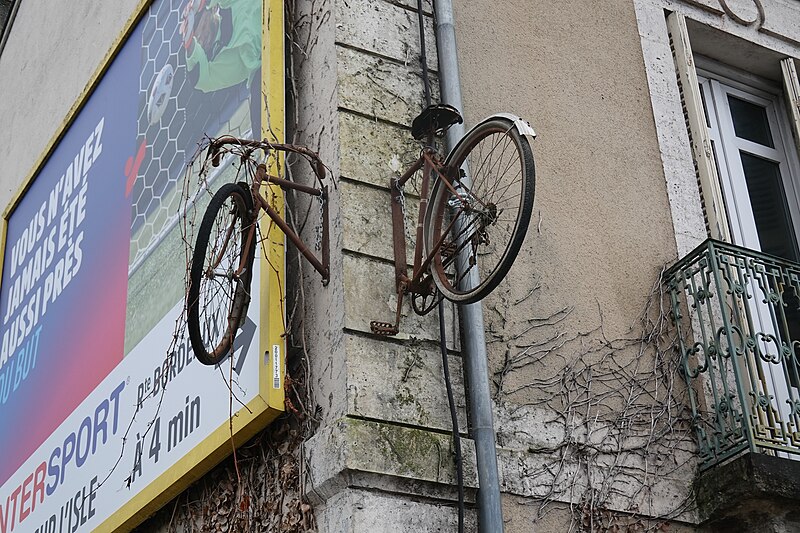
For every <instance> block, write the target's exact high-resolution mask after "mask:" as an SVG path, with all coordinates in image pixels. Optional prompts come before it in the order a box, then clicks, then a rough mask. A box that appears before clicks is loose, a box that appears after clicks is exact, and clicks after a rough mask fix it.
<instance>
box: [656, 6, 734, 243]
mask: <svg viewBox="0 0 800 533" xmlns="http://www.w3.org/2000/svg"><path fill="white" fill-rule="evenodd" d="M667 28H668V30H669V35H670V44H671V45H672V53H673V55H674V58H675V67H676V70H677V73H678V88H679V89H680V93H681V99H682V102H681V103H682V104H683V113H684V116H685V117H686V123H687V126H688V129H689V140H690V141H691V143H692V154H693V156H694V162H695V168H696V170H697V179H698V185H699V186H700V193H701V195H702V202H703V212H704V214H705V217H706V223H707V228H708V232H709V235H710V236H711V237H713V238H715V239H719V240H723V241H727V242H730V231H729V229H728V218H727V215H726V213H725V204H724V201H723V199H722V189H721V187H720V182H719V177H718V176H717V167H716V164H715V162H714V153H713V149H712V145H711V139H710V138H709V135H708V127H707V126H706V119H705V113H704V111H703V101H702V99H701V96H700V86H699V84H698V82H697V71H696V70H695V66H694V58H693V56H692V46H691V44H690V43H689V32H688V30H687V29H686V18H685V17H684V16H683V15H681V14H680V13H670V14H669V15H668V16H667Z"/></svg>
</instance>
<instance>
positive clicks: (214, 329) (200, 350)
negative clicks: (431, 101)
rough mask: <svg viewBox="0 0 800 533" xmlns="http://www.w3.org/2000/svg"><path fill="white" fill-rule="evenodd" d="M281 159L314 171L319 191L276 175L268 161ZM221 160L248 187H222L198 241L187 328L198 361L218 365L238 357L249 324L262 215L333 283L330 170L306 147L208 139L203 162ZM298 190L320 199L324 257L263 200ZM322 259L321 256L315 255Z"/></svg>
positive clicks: (320, 238)
mask: <svg viewBox="0 0 800 533" xmlns="http://www.w3.org/2000/svg"><path fill="white" fill-rule="evenodd" d="M278 154H284V155H285V154H296V155H297V156H299V157H302V158H304V159H305V160H306V161H307V162H308V163H309V164H310V166H311V169H312V171H313V175H314V180H315V183H314V186H308V185H303V184H300V183H295V182H294V181H292V180H290V179H286V178H282V177H279V176H277V175H272V174H270V173H269V171H268V169H267V165H266V164H265V163H264V161H268V160H270V157H272V161H279V160H280V158H277V157H276V155H278ZM223 157H231V158H232V159H238V163H239V165H240V167H239V168H240V171H243V174H244V175H245V176H246V178H247V181H244V182H242V181H240V182H237V183H225V184H224V185H222V186H221V187H220V188H219V189H218V190H217V192H216V193H215V194H214V196H213V197H212V198H211V200H210V202H209V204H208V207H207V208H206V211H205V213H204V215H203V218H202V221H201V223H200V227H199V230H198V233H197V241H196V243H195V247H194V251H193V253H192V259H191V266H190V269H189V287H188V291H187V296H186V311H187V313H186V320H187V330H188V333H189V340H190V342H191V345H192V349H193V350H194V354H195V356H196V357H197V359H198V360H199V361H200V362H201V363H203V364H206V365H216V364H217V363H219V362H220V361H222V360H223V359H224V358H225V357H226V356H227V355H228V354H229V353H230V352H231V351H232V349H233V341H234V338H235V336H236V332H237V331H238V329H239V328H240V327H241V325H242V323H243V321H244V319H245V317H246V316H247V307H248V305H249V303H250V284H251V282H252V279H253V262H254V259H255V253H256V242H257V241H258V240H259V237H258V235H257V232H258V226H259V223H258V222H259V215H260V213H261V212H263V213H265V214H266V215H267V216H268V217H269V218H270V219H271V220H272V222H274V223H275V224H276V225H277V226H278V228H280V230H281V231H282V232H283V233H284V234H285V235H286V237H288V239H289V240H290V241H291V242H292V243H293V244H294V246H295V247H296V248H297V250H298V252H299V253H300V254H301V255H302V256H303V257H305V258H306V259H307V260H308V262H309V263H311V265H312V266H313V267H314V269H315V270H316V271H317V272H319V274H320V275H321V276H322V282H323V283H324V284H327V283H328V279H329V277H330V266H329V264H330V250H329V246H330V245H329V236H328V189H327V186H325V185H324V182H323V180H324V179H325V174H326V171H325V165H324V164H323V163H322V161H321V160H320V158H319V156H318V155H317V153H316V152H313V151H312V150H309V149H308V148H306V147H303V146H298V145H291V144H277V143H271V142H268V141H266V140H264V141H254V140H247V139H239V138H235V137H230V136H225V137H220V138H217V139H211V140H210V142H209V143H208V150H207V152H206V161H207V162H210V164H211V165H212V166H215V167H216V166H219V165H220V162H221V161H222V158H223ZM270 185H271V186H277V187H280V188H281V189H282V190H283V191H286V190H294V191H297V192H300V193H303V194H306V195H310V196H311V197H312V199H313V198H316V199H317V200H318V202H319V206H320V217H321V228H320V234H319V236H318V242H317V245H318V247H319V248H320V251H319V252H315V251H313V250H311V248H309V246H307V245H306V244H305V242H304V241H303V239H302V238H301V237H300V236H299V235H298V234H297V232H295V231H294V230H293V229H292V228H291V226H290V225H289V224H288V223H287V222H286V221H285V220H284V218H283V216H282V214H281V213H280V212H278V210H276V209H275V207H273V205H272V203H271V202H270V201H268V200H267V198H265V196H264V191H265V190H267V187H268V186H270ZM317 253H318V254H319V256H318V255H317Z"/></svg>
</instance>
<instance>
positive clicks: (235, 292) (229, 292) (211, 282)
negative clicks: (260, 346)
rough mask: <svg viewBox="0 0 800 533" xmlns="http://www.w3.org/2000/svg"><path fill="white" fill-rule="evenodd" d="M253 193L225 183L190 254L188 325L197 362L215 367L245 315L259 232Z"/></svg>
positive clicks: (204, 219) (227, 349)
mask: <svg viewBox="0 0 800 533" xmlns="http://www.w3.org/2000/svg"><path fill="white" fill-rule="evenodd" d="M252 213H253V199H252V197H251V195H250V191H249V190H247V189H246V188H245V187H244V186H242V185H239V184H236V183H226V184H225V185H223V186H222V187H220V189H219V190H218V191H217V193H216V194H215V195H214V196H213V197H212V198H211V202H210V203H209V204H208V208H207V209H206V212H205V214H204V215H203V221H202V222H201V223H200V229H199V231H198V234H197V243H196V244H195V247H194V253H193V254H192V265H191V270H190V271H189V292H188V294H187V297H186V298H187V329H188V330H189V340H190V342H191V344H192V349H193V350H194V355H195V357H197V359H198V361H200V362H201V363H203V364H206V365H215V364H217V363H219V362H220V361H222V360H223V359H224V358H225V356H226V355H228V354H229V353H230V352H231V351H232V348H233V339H234V337H235V336H236V331H237V330H238V329H239V327H240V326H241V325H242V322H243V320H244V318H245V317H246V316H247V306H248V304H249V303H250V282H251V281H252V279H253V258H254V256H255V241H256V235H255V234H254V232H253V233H251V232H250V231H249V230H250V228H251V227H252V225H253V224H255V220H254V219H253V215H252Z"/></svg>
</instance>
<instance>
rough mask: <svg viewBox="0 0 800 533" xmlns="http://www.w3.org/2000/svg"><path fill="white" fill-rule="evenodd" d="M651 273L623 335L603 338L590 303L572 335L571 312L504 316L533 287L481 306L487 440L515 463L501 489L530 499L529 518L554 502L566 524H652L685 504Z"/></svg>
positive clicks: (669, 352) (682, 441) (620, 528)
mask: <svg viewBox="0 0 800 533" xmlns="http://www.w3.org/2000/svg"><path fill="white" fill-rule="evenodd" d="M661 274H663V271H662V272H661ZM655 278H656V279H655V282H654V283H653V285H652V288H651V290H650V293H649V295H648V296H647V299H646V302H645V305H644V308H643V310H642V312H641V314H640V316H639V319H638V320H637V322H636V323H635V324H634V325H633V326H632V327H631V328H630V331H629V334H628V335H626V336H624V337H618V338H609V337H608V336H607V335H606V325H605V320H604V317H603V310H602V308H601V306H600V304H599V302H598V303H597V316H598V318H597V322H596V325H595V326H594V327H592V328H591V329H588V330H583V331H582V330H580V329H577V328H575V329H573V327H572V323H571V322H570V318H571V317H572V315H573V313H575V309H574V308H572V307H563V308H560V309H557V310H556V311H554V312H550V313H547V314H546V315H545V316H542V317H536V316H533V317H528V318H527V319H524V320H518V321H514V322H512V321H510V320H508V316H509V313H510V312H513V311H514V310H515V309H517V310H518V309H524V308H525V306H526V305H527V306H528V307H530V300H531V299H535V298H536V297H537V296H541V295H540V294H538V293H539V292H540V291H541V290H542V288H541V286H540V285H535V286H534V287H533V289H532V290H531V291H530V292H529V293H528V294H527V295H525V296H523V297H522V298H518V299H514V298H513V297H512V293H510V292H505V293H503V292H501V293H500V294H499V297H498V298H496V299H495V300H494V303H493V304H491V305H490V306H488V307H487V310H486V316H487V328H488V334H487V339H488V342H489V347H490V353H491V355H490V357H491V362H492V363H493V364H494V385H495V401H496V402H497V404H498V408H499V413H500V423H499V424H498V445H499V446H501V447H505V448H507V449H511V450H513V452H512V453H511V455H512V457H513V459H516V461H514V460H513V459H512V460H510V461H505V464H506V469H507V472H506V476H505V479H506V485H507V486H506V487H504V490H505V491H507V492H510V493H516V494H520V495H522V496H525V498H524V499H521V500H520V503H521V504H524V505H531V504H533V505H536V506H537V507H536V510H535V517H536V520H540V519H542V518H543V517H544V516H545V515H546V514H548V513H549V512H550V511H552V510H554V509H556V508H557V507H559V505H562V506H563V505H566V506H568V508H569V513H570V516H571V521H570V528H569V531H585V532H593V533H594V532H639V531H660V530H662V529H665V528H666V524H667V523H668V521H669V520H671V519H675V518H677V517H680V516H681V515H682V513H684V512H686V511H687V510H688V509H689V508H690V507H691V497H690V494H689V487H690V485H691V479H692V477H693V475H694V468H695V463H694V444H693V442H692V440H691V426H690V422H691V420H690V414H689V413H688V411H687V409H686V407H685V406H686V403H685V402H684V395H685V384H684V383H683V382H682V378H681V376H680V374H679V372H678V370H679V356H678V351H677V349H676V346H677V338H676V337H675V333H674V328H673V327H672V323H671V319H670V317H669V312H668V307H667V304H666V299H665V294H664V288H663V287H664V286H663V283H662V281H661V275H658V276H655ZM526 302H527V303H526ZM507 459H508V458H507ZM503 462H504V461H501V463H503ZM514 468H516V469H517V472H516V476H515V475H514V474H515V472H514Z"/></svg>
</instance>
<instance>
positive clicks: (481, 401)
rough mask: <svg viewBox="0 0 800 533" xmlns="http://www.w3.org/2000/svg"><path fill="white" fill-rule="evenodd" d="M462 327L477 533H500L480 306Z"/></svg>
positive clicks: (448, 92)
mask: <svg viewBox="0 0 800 533" xmlns="http://www.w3.org/2000/svg"><path fill="white" fill-rule="evenodd" d="M433 5H434V10H435V12H436V44H437V49H438V55H439V85H440V87H441V93H442V102H443V103H445V104H449V105H451V106H453V107H455V108H456V109H459V110H461V109H463V106H462V102H461V78H460V75H459V72H458V57H457V55H456V32H455V25H454V23H453V4H452V2H451V0H434V2H433ZM463 135H464V126H463V125H462V124H456V125H454V126H453V127H451V128H450V129H449V130H448V132H447V145H448V148H452V147H453V146H455V143H456V142H457V141H458V140H459V139H460V138H461V137H462V136H463ZM476 278H477V273H476V271H475V270H474V269H472V270H470V272H468V275H467V277H466V279H465V280H464V282H466V283H469V284H472V286H475V285H477V284H478V282H477V279H476ZM459 318H460V322H461V331H462V334H461V335H462V336H461V354H462V359H463V362H464V379H465V381H466V385H467V401H468V405H469V418H470V426H471V428H472V438H473V440H474V442H475V454H476V459H477V463H478V498H477V504H478V531H480V532H481V533H502V532H503V511H502V509H501V507H500V480H499V476H498V473H497V452H496V448H495V440H494V423H493V421H492V398H491V393H490V391H489V368H488V362H487V361H488V356H487V354H486V339H485V337H484V330H483V309H482V307H481V304H480V303H474V304H470V305H461V306H459Z"/></svg>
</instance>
